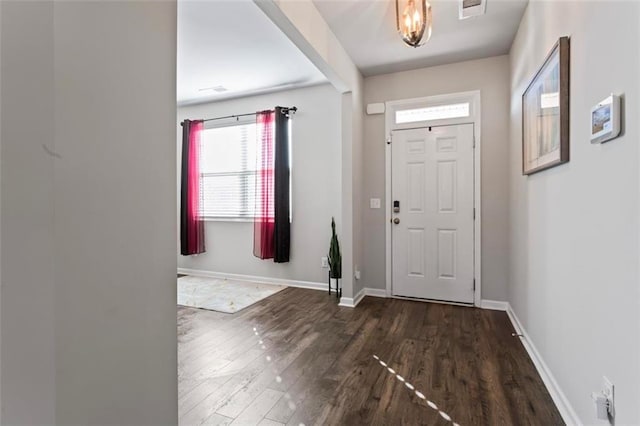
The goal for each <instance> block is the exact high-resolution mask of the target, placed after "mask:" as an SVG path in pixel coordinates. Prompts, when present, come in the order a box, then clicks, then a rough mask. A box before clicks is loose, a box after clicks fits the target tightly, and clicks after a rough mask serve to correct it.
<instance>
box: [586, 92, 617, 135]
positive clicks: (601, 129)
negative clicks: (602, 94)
mask: <svg viewBox="0 0 640 426" xmlns="http://www.w3.org/2000/svg"><path fill="white" fill-rule="evenodd" d="M619 134H620V97H619V96H616V95H614V94H611V95H610V96H609V97H608V98H606V99H604V100H603V101H602V102H600V103H598V105H596V106H594V107H593V108H591V143H602V142H606V141H609V140H611V139H613V138H615V137H617V136H618V135H619Z"/></svg>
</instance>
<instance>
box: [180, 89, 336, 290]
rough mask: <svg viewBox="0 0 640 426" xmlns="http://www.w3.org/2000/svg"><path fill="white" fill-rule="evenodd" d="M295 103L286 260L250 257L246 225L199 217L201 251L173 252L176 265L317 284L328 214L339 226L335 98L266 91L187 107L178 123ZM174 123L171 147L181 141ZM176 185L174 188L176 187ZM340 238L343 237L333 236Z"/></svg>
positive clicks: (332, 93) (324, 93)
mask: <svg viewBox="0 0 640 426" xmlns="http://www.w3.org/2000/svg"><path fill="white" fill-rule="evenodd" d="M276 105H282V106H294V105H295V106H297V107H298V112H297V113H296V114H295V115H293V118H292V130H291V135H292V177H291V182H292V195H291V196H292V201H293V221H292V224H291V259H290V262H289V263H280V264H277V263H274V262H273V261H272V260H260V259H258V258H256V257H254V256H253V223H251V222H219V221H207V222H206V224H205V233H206V235H205V239H206V240H205V243H206V248H207V252H206V253H204V254H201V255H198V256H182V255H180V254H178V266H179V267H181V268H188V269H196V270H204V271H212V272H224V273H232V274H242V275H253V276H260V277H270V278H284V279H289V280H297V281H311V282H316V283H325V282H326V281H327V271H328V270H327V269H322V268H321V264H320V259H321V257H323V256H326V255H327V253H328V251H329V240H330V237H331V217H332V216H333V217H335V219H336V222H337V224H338V232H340V229H341V227H340V223H341V209H340V206H341V189H340V187H341V179H340V176H341V171H340V170H341V162H340V150H341V143H340V141H341V133H340V132H341V129H340V108H341V95H340V94H339V93H338V92H337V91H336V90H335V89H334V88H333V87H332V86H331V85H329V84H325V85H321V86H313V87H307V88H302V89H296V90H288V91H282V92H275V93H271V94H267V95H260V96H253V97H247V98H240V99H234V100H229V101H221V102H216V103H208V104H202V105H194V106H187V107H182V108H179V109H178V122H180V121H182V120H184V119H186V118H190V119H197V118H210V117H219V116H225V115H230V114H242V113H246V112H251V111H259V110H264V109H268V108H273V107H274V106H276ZM181 129H182V128H181V127H180V125H179V124H178V150H180V147H181V144H182V140H181V139H182V133H181ZM178 190H179V188H178ZM339 237H340V239H341V240H342V238H343V236H342V235H340V236H339Z"/></svg>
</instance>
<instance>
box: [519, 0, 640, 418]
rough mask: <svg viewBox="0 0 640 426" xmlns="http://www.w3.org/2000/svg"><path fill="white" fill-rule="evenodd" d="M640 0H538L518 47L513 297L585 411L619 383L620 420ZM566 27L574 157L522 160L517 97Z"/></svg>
mask: <svg viewBox="0 0 640 426" xmlns="http://www.w3.org/2000/svg"><path fill="white" fill-rule="evenodd" d="M639 15H640V3H638V2H608V1H595V2H580V1H555V2H544V1H533V2H531V3H529V7H528V9H527V11H526V13H525V15H524V18H523V20H522V23H521V26H520V29H519V31H518V35H517V37H516V39H515V42H514V44H513V47H512V49H511V112H510V114H511V115H510V117H511V119H510V121H511V137H510V148H511V155H510V159H509V164H510V173H509V180H510V182H511V189H510V199H511V202H510V212H511V214H510V217H511V218H510V224H511V231H510V236H511V243H510V251H511V268H510V270H511V273H510V280H509V281H510V283H509V302H510V303H511V305H512V306H513V309H514V311H515V313H516V314H517V315H518V317H519V318H520V320H521V322H522V323H523V325H524V327H525V328H526V329H527V331H528V333H529V335H530V338H531V339H532V341H533V343H534V344H535V346H536V347H537V349H538V351H539V352H540V354H541V355H542V357H543V358H544V360H545V361H546V363H547V365H548V367H549V369H550V370H551V372H552V374H553V375H554V376H555V378H556V380H557V382H558V384H559V385H560V387H561V389H562V391H563V392H564V394H565V395H566V397H567V398H568V401H569V403H570V404H571V405H572V406H573V408H574V409H575V411H576V412H577V415H578V416H579V421H580V422H581V423H584V424H594V423H596V422H597V421H596V419H595V415H594V406H593V403H592V401H591V396H590V395H591V392H593V391H598V390H600V389H601V388H602V376H603V375H606V376H607V377H608V378H609V379H611V380H612V381H613V383H614V384H615V386H616V392H615V394H616V412H617V416H616V424H628V425H630V424H640V405H638V401H640V276H639V271H638V268H639V265H640V262H639V261H638V259H639V255H640V252H639V248H638V235H639V225H640V210H639V205H638V204H639V202H640V200H639V192H640V184H639V175H640V167H639V161H638V160H639V154H640V152H639V149H638V142H639V139H640V131H639V130H638V122H639V118H640V108H639V100H638V99H639V98H640V84H639V81H640V78H639V75H640V64H639V57H640V55H638V46H639V45H640V37H639V34H638V31H639V30H638V28H639V27H638V21H639V20H638V18H639ZM565 35H566V36H570V37H571V83H570V84H571V101H570V104H571V112H570V134H571V137H570V143H571V161H570V162H569V163H568V164H565V165H561V166H558V167H555V168H553V169H549V170H546V171H543V172H541V173H538V174H535V175H532V176H530V177H524V176H522V170H521V161H520V158H521V152H522V149H521V129H522V118H521V112H522V111H521V102H522V100H521V96H522V93H523V91H524V89H525V88H526V86H527V85H528V83H529V81H530V79H531V78H532V77H533V75H534V74H535V72H536V71H537V69H538V67H539V66H540V64H542V62H543V60H544V58H545V56H546V55H547V53H548V51H549V50H550V49H551V47H552V46H553V45H554V43H555V42H556V41H557V40H558V38H559V37H560V36H565ZM611 92H613V93H617V94H624V98H625V99H624V111H625V112H624V123H625V124H624V127H625V130H624V134H623V135H622V136H621V137H620V138H618V139H615V140H613V141H610V142H608V143H606V144H603V145H591V144H590V142H589V118H590V108H591V107H592V106H593V105H595V104H596V103H597V102H599V101H600V100H602V99H604V98H605V97H606V96H608V95H609V94H610V93H611Z"/></svg>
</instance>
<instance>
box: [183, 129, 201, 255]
mask: <svg viewBox="0 0 640 426" xmlns="http://www.w3.org/2000/svg"><path fill="white" fill-rule="evenodd" d="M203 127H204V126H203V122H202V120H194V121H191V120H185V121H184V122H183V123H182V176H181V197H180V252H181V253H182V255H184V256H188V255H192V254H198V253H204V252H205V248H204V220H203V218H202V215H201V210H200V134H201V133H202V129H203Z"/></svg>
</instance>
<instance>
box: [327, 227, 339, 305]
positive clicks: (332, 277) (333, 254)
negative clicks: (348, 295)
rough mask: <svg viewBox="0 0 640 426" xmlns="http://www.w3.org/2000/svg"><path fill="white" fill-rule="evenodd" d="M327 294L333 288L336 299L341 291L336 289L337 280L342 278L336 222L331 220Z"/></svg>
mask: <svg viewBox="0 0 640 426" xmlns="http://www.w3.org/2000/svg"><path fill="white" fill-rule="evenodd" d="M327 259H328V261H329V293H331V289H332V288H335V289H336V293H337V294H338V297H340V293H341V291H340V290H339V287H338V280H339V279H340V278H342V254H340V243H338V234H336V221H335V220H334V218H333V217H332V218H331V244H330V246H329V255H328V256H327Z"/></svg>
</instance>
